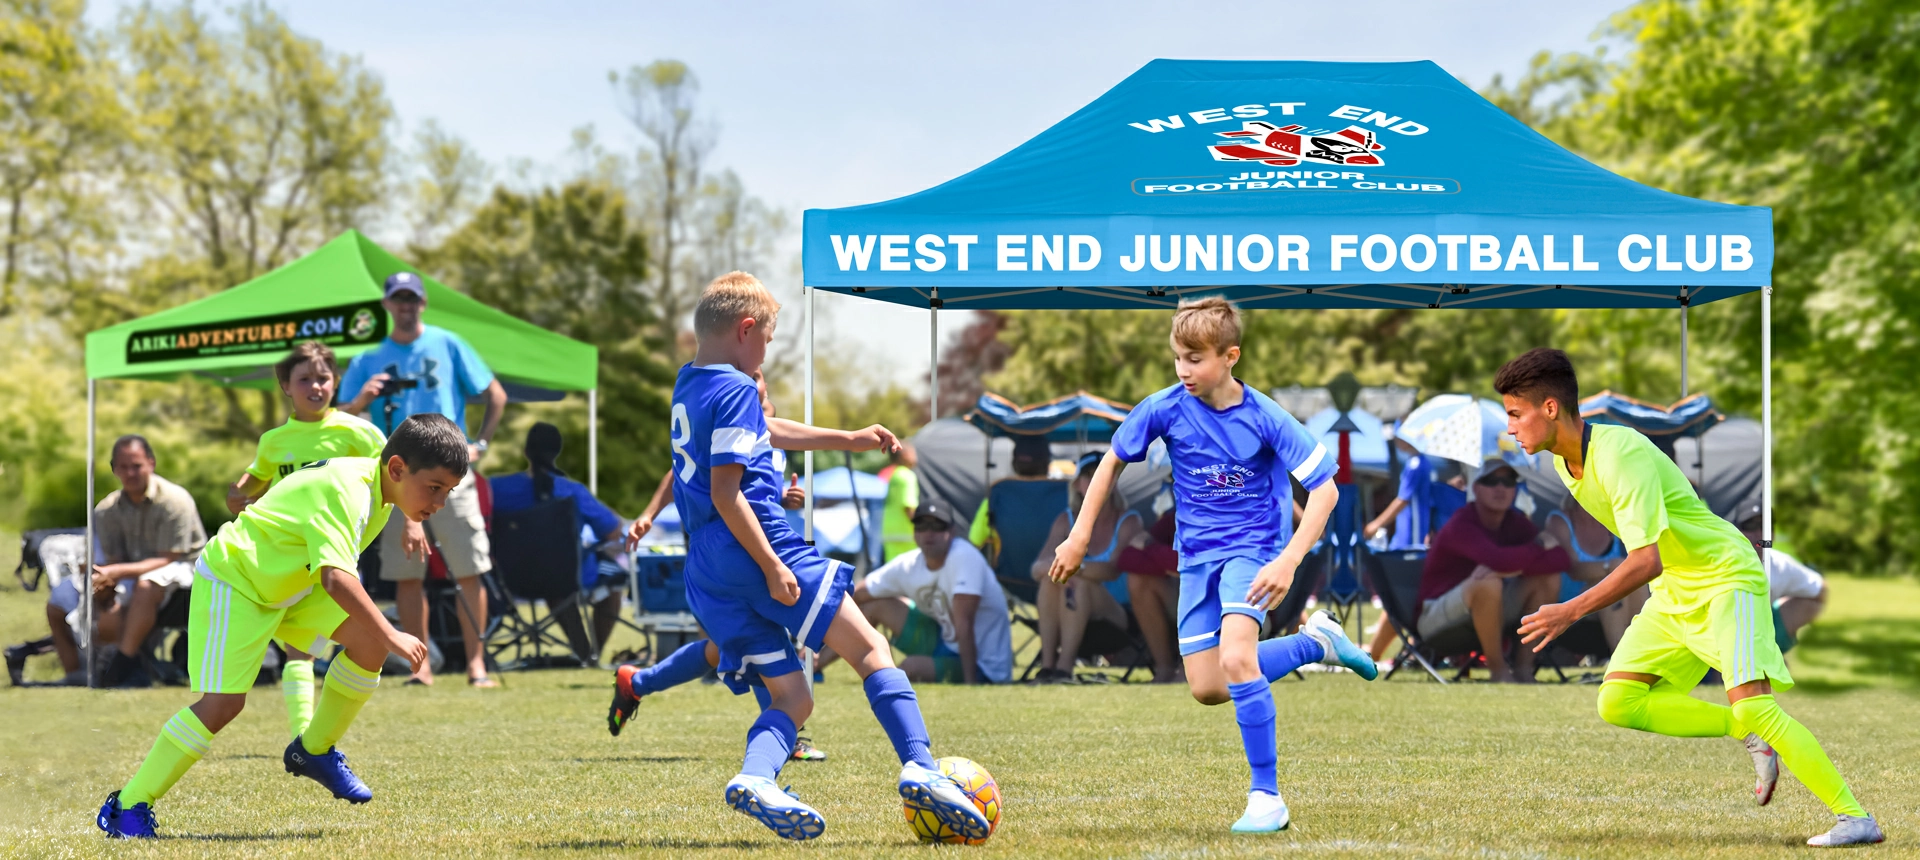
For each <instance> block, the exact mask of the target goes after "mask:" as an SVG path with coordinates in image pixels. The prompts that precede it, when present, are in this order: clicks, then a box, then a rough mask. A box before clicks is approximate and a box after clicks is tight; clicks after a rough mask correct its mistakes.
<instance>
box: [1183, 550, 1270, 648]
mask: <svg viewBox="0 0 1920 860" xmlns="http://www.w3.org/2000/svg"><path fill="white" fill-rule="evenodd" d="M1263 564H1265V562H1261V561H1258V560H1256V559H1253V558H1249V557H1247V556H1237V557H1234V558H1224V559H1220V560H1218V561H1197V562H1192V563H1190V564H1184V565H1182V566H1181V567H1180V625H1179V628H1178V629H1179V635H1180V656H1182V657H1185V656H1187V655H1189V654H1198V653H1200V652H1202V651H1205V650H1207V649H1208V648H1218V647H1219V646H1220V619H1222V618H1225V617H1226V616H1228V615H1245V616H1247V617H1248V618H1251V619H1253V620H1254V621H1255V622H1260V621H1264V620H1266V617H1267V613H1266V612H1265V611H1264V610H1262V609H1261V608H1260V607H1258V606H1255V605H1253V604H1251V603H1248V602H1247V589H1249V588H1252V587H1253V578H1254V577H1255V576H1257V575H1259V573H1260V567H1261V565H1263Z"/></svg>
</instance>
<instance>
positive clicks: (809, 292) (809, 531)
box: [800, 286, 813, 677]
mask: <svg viewBox="0 0 1920 860" xmlns="http://www.w3.org/2000/svg"><path fill="white" fill-rule="evenodd" d="M800 291H801V292H802V293H804V294H806V305H807V308H806V314H807V341H806V352H807V376H806V389H807V406H806V413H807V414H806V419H807V425H808V426H812V425H813V288H812V287H809V286H802V287H801V288H800ZM802 459H803V460H804V462H805V466H804V467H803V468H805V470H806V473H807V475H806V483H807V503H806V511H805V514H806V516H805V520H806V534H804V535H801V537H803V538H805V539H806V541H807V543H809V544H811V543H813V452H812V451H808V452H806V453H805V454H804V455H802ZM808 677H812V676H808Z"/></svg>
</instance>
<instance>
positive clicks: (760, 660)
mask: <svg viewBox="0 0 1920 860" xmlns="http://www.w3.org/2000/svg"><path fill="white" fill-rule="evenodd" d="M714 525H715V526H719V528H718V529H717V530H716V529H712V528H709V529H704V530H702V534H698V535H693V536H689V539H688V547H687V605H688V607H689V608H690V609H692V610H693V615H694V617H695V618H697V619H699V621H700V627H701V628H702V629H704V630H706V631H707V636H708V637H709V638H711V639H712V640H713V644H714V646H715V647H716V648H717V649H719V651H720V665H719V666H717V667H716V669H717V671H718V672H719V673H720V678H721V680H723V681H725V682H726V684H727V687H728V688H729V689H731V690H733V692H734V694H735V695H738V694H741V693H745V692H747V691H748V688H749V687H750V686H752V685H753V684H754V683H756V682H759V679H760V678H763V677H764V678H776V677H779V676H781V675H785V674H788V673H791V672H798V671H800V670H801V665H800V655H799V651H798V650H797V646H805V647H806V648H808V649H809V650H812V651H814V652H818V651H819V650H820V646H821V644H822V643H823V642H824V641H825V639H826V636H827V627H828V625H830V624H832V623H833V617H834V615H835V614H837V613H838V612H839V611H840V601H842V600H844V599H846V596H847V592H848V591H849V590H850V589H851V588H852V587H853V567H852V566H850V565H847V564H845V563H843V562H838V561H834V560H833V559H830V558H827V557H825V556H823V555H821V554H820V553H819V552H817V551H815V550H814V548H813V547H810V546H807V545H806V544H804V543H797V542H796V543H792V544H786V545H782V546H776V547H775V548H774V552H775V553H776V554H777V555H778V556H779V557H780V560H781V561H782V562H784V563H785V564H786V565H787V568H788V569H789V570H792V571H793V575H794V578H795V579H797V580H799V581H800V599H799V600H798V601H796V602H795V603H794V604H793V605H792V606H787V605H786V604H783V603H781V602H779V601H777V600H774V599H773V595H771V594H769V593H767V579H766V576H765V575H764V574H762V573H761V572H760V566H759V565H758V564H755V563H754V561H753V556H751V555H748V554H747V550H746V548H745V547H742V546H740V544H739V542H738V541H735V540H734V539H733V535H732V534H731V533H728V532H727V531H726V528H725V524H724V523H714ZM715 531H718V532H719V534H714V532H715Z"/></svg>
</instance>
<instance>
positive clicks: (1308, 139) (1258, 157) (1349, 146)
mask: <svg viewBox="0 0 1920 860" xmlns="http://www.w3.org/2000/svg"><path fill="white" fill-rule="evenodd" d="M1214 133H1215V134H1217V135H1219V136H1221V137H1224V138H1229V139H1230V140H1231V141H1232V142H1230V143H1215V144H1209V145H1208V146H1207V151H1208V152H1211V153H1212V154H1213V160H1214V161H1257V162H1260V163H1261V164H1273V165H1278V166H1280V167H1292V166H1293V165H1296V164H1299V163H1301V162H1303V161H1304V162H1309V163H1313V164H1331V165H1336V166H1340V167H1380V166H1383V165H1385V164H1386V162H1385V161H1383V160H1382V159H1381V158H1380V156H1379V154H1378V153H1379V152H1380V150H1383V149H1386V148H1387V147H1386V145H1385V144H1383V143H1381V142H1379V141H1378V140H1376V139H1375V138H1374V134H1373V132H1372V131H1369V130H1367V129H1364V128H1361V127H1360V126H1357V125H1349V126H1347V127H1346V128H1343V129H1340V130H1339V131H1328V130H1325V129H1320V130H1314V129H1309V128H1307V127H1306V126H1303V125H1297V124H1288V125H1283V126H1275V125H1273V124H1272V123H1268V122H1262V121H1260V120H1248V121H1246V122H1244V123H1241V124H1240V130H1239V131H1220V132H1214Z"/></svg>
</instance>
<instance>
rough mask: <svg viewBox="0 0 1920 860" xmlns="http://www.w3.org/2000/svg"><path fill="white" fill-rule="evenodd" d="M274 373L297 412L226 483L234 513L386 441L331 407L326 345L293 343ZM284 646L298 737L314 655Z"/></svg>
mask: <svg viewBox="0 0 1920 860" xmlns="http://www.w3.org/2000/svg"><path fill="white" fill-rule="evenodd" d="M273 376H274V378H275V379H277V380H279V382H280V393H282V394H285V395H286V396H287V400H288V401H290V402H291V403H292V404H293V414H292V415H289V416H287V423H285V424H282V425H280V426H278V427H275V428H273V429H272V430H268V431H267V432H265V433H262V434H260V443H259V445H258V446H257V447H256V448H255V449H254V455H253V463H252V464H251V465H249V466H247V470H246V472H245V473H243V474H241V476H240V480H238V481H235V482H234V483H233V486H231V487H228V488H227V510H230V511H232V512H234V513H236V514H238V513H240V512H241V511H243V510H246V508H247V506H248V505H250V504H253V503H254V501H255V500H257V499H259V498H260V497H261V496H262V495H264V494H265V493H266V492H267V489H268V488H269V487H271V486H273V484H274V482H276V481H278V480H280V479H281V478H284V477H286V476H288V475H291V474H293V473H294V471H295V470H297V469H299V468H300V467H301V466H304V465H306V464H308V463H312V462H314V461H316V460H325V459H327V458H329V457H377V456H379V455H380V449H381V448H383V447H385V446H386V444H387V437H386V434H383V433H381V432H380V428H378V427H375V426H373V423H372V422H370V421H367V420H366V419H364V418H361V417H359V416H357V415H351V414H348V413H346V412H342V411H340V410H338V409H335V408H333V394H334V389H335V387H336V386H337V385H338V383H339V381H340V365H339V363H338V362H337V361H336V360H335V359H334V357H333V350H331V349H328V348H327V345H326V344H323V343H320V342H319V341H313V340H307V341H301V342H300V343H296V344H294V345H293V349H291V350H289V351H288V352H287V355H286V357H285V358H282V359H280V360H279V361H278V362H276V363H275V364H274V365H273ZM280 650H282V651H284V652H286V655H287V660H286V662H285V663H284V664H282V665H281V667H280V692H281V695H283V696H284V697H285V698H286V700H287V726H288V728H290V729H291V730H292V733H293V737H299V736H300V733H301V732H303V731H306V728H307V721H308V720H311V719H313V655H312V654H308V653H307V652H305V651H302V650H300V646H298V645H295V644H293V643H291V642H285V641H283V642H281V643H280Z"/></svg>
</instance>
